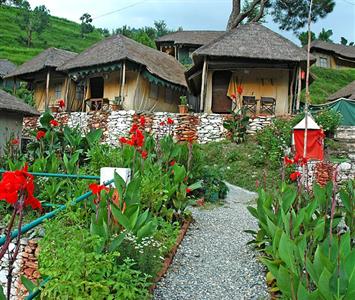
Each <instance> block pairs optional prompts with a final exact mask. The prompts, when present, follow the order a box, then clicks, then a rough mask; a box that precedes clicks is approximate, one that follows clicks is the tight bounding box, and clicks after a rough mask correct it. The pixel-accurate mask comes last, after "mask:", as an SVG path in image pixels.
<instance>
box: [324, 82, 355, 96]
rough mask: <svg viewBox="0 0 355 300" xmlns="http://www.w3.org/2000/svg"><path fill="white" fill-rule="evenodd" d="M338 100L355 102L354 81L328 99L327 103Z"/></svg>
mask: <svg viewBox="0 0 355 300" xmlns="http://www.w3.org/2000/svg"><path fill="white" fill-rule="evenodd" d="M339 98H347V99H352V100H355V80H354V81H353V82H351V83H349V84H348V85H347V86H345V87H343V88H342V89H340V90H339V91H337V92H335V93H334V94H332V95H330V96H329V97H328V100H329V101H332V100H336V99H339Z"/></svg>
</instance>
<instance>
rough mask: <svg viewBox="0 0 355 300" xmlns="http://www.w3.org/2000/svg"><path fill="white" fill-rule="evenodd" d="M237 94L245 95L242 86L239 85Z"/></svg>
mask: <svg viewBox="0 0 355 300" xmlns="http://www.w3.org/2000/svg"><path fill="white" fill-rule="evenodd" d="M237 92H238V94H239V95H241V94H243V87H242V86H241V85H238V87H237Z"/></svg>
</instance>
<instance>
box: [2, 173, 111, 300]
mask: <svg viewBox="0 0 355 300" xmlns="http://www.w3.org/2000/svg"><path fill="white" fill-rule="evenodd" d="M4 172H6V171H5V170H0V174H1V173H4ZM30 174H32V175H33V176H39V177H58V178H73V179H74V178H75V179H100V177H99V176H90V175H72V174H55V173H30ZM113 182H114V180H113V179H112V180H109V181H107V182H105V183H104V185H105V186H107V185H109V184H111V183H113ZM91 195H92V192H91V191H90V192H87V193H85V194H83V195H81V196H80V197H77V198H76V199H74V200H73V201H71V202H70V203H69V204H62V205H59V206H58V208H56V209H55V210H53V211H51V212H49V213H46V214H45V215H43V216H41V217H39V218H37V219H36V220H34V221H32V222H30V223H28V224H26V225H24V226H22V227H21V229H20V232H21V234H23V233H26V232H28V231H29V230H31V229H33V228H35V227H36V226H38V225H39V224H41V223H43V221H45V220H48V219H50V218H53V217H55V216H56V215H57V214H58V213H59V212H61V211H63V210H65V209H67V208H68V207H69V206H73V205H76V204H78V203H79V202H81V201H83V200H85V199H87V198H88V197H90V196H91ZM48 205H50V204H48ZM18 235H19V231H18V229H15V230H13V231H12V232H11V240H12V239H14V238H16V237H17V236H18ZM5 241H6V236H5V235H2V236H0V246H2V245H4V243H5ZM50 279H51V278H49V277H48V278H46V279H45V280H43V281H42V282H41V283H40V285H39V288H38V289H35V290H34V291H32V292H31V293H30V294H29V295H28V296H27V297H26V298H25V299H26V300H32V299H34V298H35V297H36V296H38V295H39V294H40V292H41V290H40V288H41V287H43V286H44V285H45V284H46V283H47V282H48V281H49V280H50Z"/></svg>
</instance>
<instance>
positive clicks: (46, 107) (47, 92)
mask: <svg viewBox="0 0 355 300" xmlns="http://www.w3.org/2000/svg"><path fill="white" fill-rule="evenodd" d="M50 74H51V71H50V70H48V71H47V80H46V103H45V110H47V109H48V108H49V81H50V76H51V75H50Z"/></svg>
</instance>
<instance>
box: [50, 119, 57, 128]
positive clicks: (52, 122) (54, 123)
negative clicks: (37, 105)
mask: <svg viewBox="0 0 355 300" xmlns="http://www.w3.org/2000/svg"><path fill="white" fill-rule="evenodd" d="M49 124H51V125H52V126H53V127H58V126H59V122H58V121H57V120H54V119H53V120H51V121H50V122H49Z"/></svg>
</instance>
